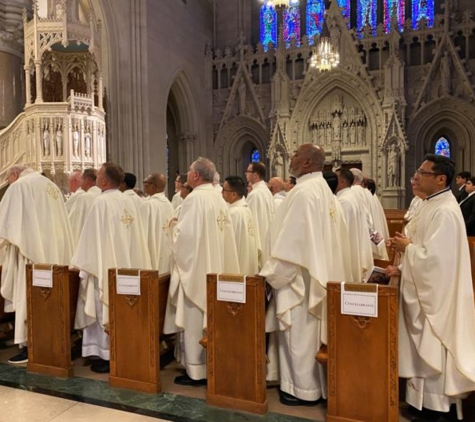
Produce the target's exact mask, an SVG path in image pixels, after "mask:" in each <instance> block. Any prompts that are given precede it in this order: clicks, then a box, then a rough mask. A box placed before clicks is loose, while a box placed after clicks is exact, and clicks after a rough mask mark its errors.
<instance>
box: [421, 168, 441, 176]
mask: <svg viewBox="0 0 475 422" xmlns="http://www.w3.org/2000/svg"><path fill="white" fill-rule="evenodd" d="M416 174H418V175H419V176H440V173H434V172H433V171H425V170H421V169H417V170H416Z"/></svg>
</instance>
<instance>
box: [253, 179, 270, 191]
mask: <svg viewBox="0 0 475 422" xmlns="http://www.w3.org/2000/svg"><path fill="white" fill-rule="evenodd" d="M263 185H264V186H265V187H266V188H267V183H266V182H264V180H259V181H258V182H257V183H254V184H253V185H252V189H256V188H260V187H262V186H263Z"/></svg>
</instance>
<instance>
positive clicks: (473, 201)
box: [460, 177, 475, 236]
mask: <svg viewBox="0 0 475 422" xmlns="http://www.w3.org/2000/svg"><path fill="white" fill-rule="evenodd" d="M465 191H466V192H467V195H468V196H467V197H466V198H465V199H462V201H460V209H461V211H462V215H463V219H464V221H465V228H466V229H467V236H475V195H474V194H475V177H470V178H469V179H467V181H466V182H465Z"/></svg>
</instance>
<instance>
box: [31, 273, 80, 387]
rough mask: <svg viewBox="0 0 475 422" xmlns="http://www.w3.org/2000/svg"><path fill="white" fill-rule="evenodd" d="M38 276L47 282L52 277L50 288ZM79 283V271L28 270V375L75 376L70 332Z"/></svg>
mask: <svg viewBox="0 0 475 422" xmlns="http://www.w3.org/2000/svg"><path fill="white" fill-rule="evenodd" d="M39 272H43V273H44V274H46V277H47V278H48V281H49V276H48V273H51V283H49V284H50V285H51V287H46V284H48V283H46V284H45V283H42V282H41V281H38V280H40V279H41V277H39V276H37V275H36V274H38V273H39ZM43 281H44V280H43ZM79 282H80V280H79V271H78V270H69V268H68V267H67V266H63V265H38V264H35V265H32V264H30V265H27V266H26V292H27V321H28V365H27V370H28V372H35V373H39V374H46V375H52V376H55V377H60V378H69V377H71V376H73V364H72V362H71V332H72V331H73V328H74V318H75V314H76V305H77V300H78V292H79ZM41 284H43V285H41Z"/></svg>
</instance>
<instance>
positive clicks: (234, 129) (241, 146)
mask: <svg viewBox="0 0 475 422" xmlns="http://www.w3.org/2000/svg"><path fill="white" fill-rule="evenodd" d="M268 142H269V131H268V129H267V128H266V127H265V126H264V125H263V124H262V123H261V122H259V121H258V120H257V119H254V118H252V117H249V116H239V117H236V118H235V119H233V120H231V121H229V122H228V123H227V124H226V125H225V126H224V127H223V128H222V129H221V130H220V131H219V132H218V135H217V137H216V142H215V149H216V151H217V154H218V156H217V162H216V165H217V168H218V171H219V170H220V171H221V172H222V174H223V175H224V176H227V175H231V174H235V175H238V176H243V173H244V171H245V169H246V167H247V165H248V164H249V160H248V159H247V157H250V153H251V151H252V148H253V147H256V148H257V149H258V150H259V151H260V153H261V159H262V161H263V162H264V163H265V164H266V165H267V164H268V162H267V161H268V160H267V158H266V159H264V158H265V156H264V154H265V152H266V151H267V144H268Z"/></svg>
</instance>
